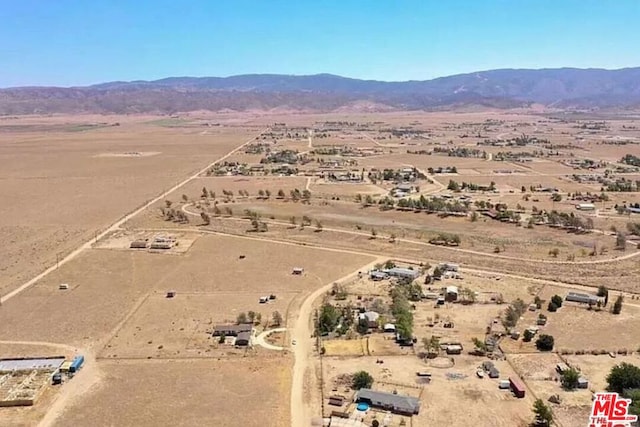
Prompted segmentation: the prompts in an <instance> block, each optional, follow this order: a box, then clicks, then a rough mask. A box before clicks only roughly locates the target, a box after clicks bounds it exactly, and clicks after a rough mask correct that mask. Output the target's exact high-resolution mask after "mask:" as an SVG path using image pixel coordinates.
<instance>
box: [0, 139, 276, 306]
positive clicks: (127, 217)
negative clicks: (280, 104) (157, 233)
mask: <svg viewBox="0 0 640 427" xmlns="http://www.w3.org/2000/svg"><path fill="white" fill-rule="evenodd" d="M265 130H266V129H263V130H261V131H260V133H262V132H264V131H265ZM254 138H255V137H252V138H251V139H249V140H247V141H245V142H244V143H243V144H242V145H240V146H238V147H236V148H234V149H233V150H231V151H230V152H228V153H227V154H225V155H224V156H222V157H220V158H219V159H217V160H216V161H214V162H212V163H210V164H208V165H207V166H205V167H204V168H202V169H200V170H199V171H198V172H196V173H194V174H193V175H191V176H190V177H188V178H186V179H185V180H184V181H181V182H179V183H178V184H176V185H174V186H173V187H171V188H170V189H168V190H166V191H164V192H162V194H160V195H159V196H157V197H156V198H154V199H153V200H151V201H149V202H147V203H145V204H144V205H143V206H142V207H140V208H138V209H136V210H135V211H133V212H131V213H129V214H127V215H125V216H124V217H122V218H121V219H119V220H118V221H116V222H115V223H113V224H112V225H111V226H110V227H109V228H107V229H106V230H104V231H103V232H102V233H100V234H98V235H97V236H96V237H95V238H94V239H91V240H89V241H87V242H85V243H83V244H82V245H80V246H79V247H78V248H77V249H75V250H74V251H73V252H71V253H70V254H69V255H67V256H66V257H64V258H63V259H61V260H60V262H59V263H58V265H64V264H66V263H68V262H69V261H71V260H72V259H74V258H76V257H77V256H78V255H80V254H81V253H82V252H83V251H85V250H87V249H90V248H91V246H92V244H93V242H94V241H95V240H99V239H101V238H103V237H104V236H106V235H108V234H109V233H111V232H113V231H116V230H118V229H119V228H120V226H122V224H124V223H125V222H127V221H129V220H130V219H131V218H133V217H134V216H136V215H138V214H139V213H141V212H143V211H144V210H145V209H147V208H148V207H149V206H151V205H153V204H154V203H156V202H158V201H160V200H163V199H164V198H166V197H167V196H168V195H169V194H171V193H172V192H174V191H175V190H177V189H178V188H180V187H182V186H183V185H185V184H188V183H189V182H191V181H192V180H194V179H196V178H197V177H198V176H200V175H201V174H203V173H204V172H206V171H207V169H209V168H210V167H212V166H214V165H215V164H217V163H219V162H221V161H224V160H225V159H227V158H228V157H230V156H232V155H233V154H235V153H236V152H237V151H239V150H241V149H242V148H244V147H245V146H246V145H248V144H250V143H251V142H253V141H254ZM56 268H57V266H56V265H52V266H51V267H49V268H47V269H46V270H45V271H43V272H42V273H40V274H38V275H37V276H36V277H34V278H32V279H31V280H29V281H27V282H26V283H23V284H22V285H21V286H19V287H18V288H17V289H14V290H13V291H11V292H9V293H8V294H6V295H4V296H3V297H1V298H0V305H1V304H3V303H5V302H6V301H8V300H10V299H11V298H13V297H15V296H16V295H18V294H19V293H21V292H23V291H24V290H26V289H28V288H29V287H31V286H33V285H34V284H35V283H36V282H38V281H39V280H41V279H42V278H44V277H46V276H47V275H48V274H50V273H51V272H53V271H55V270H56Z"/></svg>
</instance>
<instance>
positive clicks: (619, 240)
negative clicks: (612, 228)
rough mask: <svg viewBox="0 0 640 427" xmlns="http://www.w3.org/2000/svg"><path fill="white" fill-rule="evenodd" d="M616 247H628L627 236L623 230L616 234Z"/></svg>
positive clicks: (623, 248)
mask: <svg viewBox="0 0 640 427" xmlns="http://www.w3.org/2000/svg"><path fill="white" fill-rule="evenodd" d="M616 249H618V250H620V251H624V250H626V249H627V236H626V235H625V234H624V233H623V232H622V231H618V233H617V234H616Z"/></svg>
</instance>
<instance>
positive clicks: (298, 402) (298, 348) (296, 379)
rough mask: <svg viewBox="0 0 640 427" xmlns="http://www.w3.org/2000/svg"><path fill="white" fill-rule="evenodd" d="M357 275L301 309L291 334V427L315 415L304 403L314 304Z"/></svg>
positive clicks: (312, 296) (325, 289) (303, 424)
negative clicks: (293, 361)
mask: <svg viewBox="0 0 640 427" xmlns="http://www.w3.org/2000/svg"><path fill="white" fill-rule="evenodd" d="M385 260H386V258H383V257H379V258H377V259H376V260H375V261H373V262H371V263H369V264H367V265H365V266H362V267H361V268H360V271H368V270H370V269H372V268H373V266H374V265H375V264H377V263H380V262H384V261H385ZM357 274H358V273H357V272H353V273H351V274H348V275H346V276H344V277H342V278H340V279H338V280H336V281H334V282H331V283H329V284H327V285H325V286H323V287H321V288H319V289H316V290H315V291H314V292H313V293H311V294H310V295H309V296H308V297H307V298H306V299H305V300H304V302H303V303H302V305H301V306H300V311H299V313H298V318H297V321H296V324H295V326H294V328H293V330H292V331H291V340H292V343H293V342H294V341H295V342H296V344H295V345H294V346H292V348H293V354H294V356H295V364H294V366H293V379H292V381H291V427H307V426H310V425H311V418H312V416H313V415H317V414H312V411H311V409H310V407H309V402H307V401H305V390H307V387H305V376H306V372H307V369H308V368H309V365H310V361H311V359H312V358H313V343H314V339H313V338H312V334H313V326H312V325H311V317H312V316H311V313H312V310H313V303H314V302H315V301H316V300H317V299H318V298H319V297H320V296H322V294H324V293H325V292H328V291H329V290H331V286H332V285H333V283H336V282H337V283H341V282H345V281H348V280H350V279H351V278H353V277H355V276H357Z"/></svg>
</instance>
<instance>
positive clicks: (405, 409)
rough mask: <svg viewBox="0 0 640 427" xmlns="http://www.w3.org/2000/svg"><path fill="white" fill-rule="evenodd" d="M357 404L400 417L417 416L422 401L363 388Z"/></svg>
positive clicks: (357, 396)
mask: <svg viewBox="0 0 640 427" xmlns="http://www.w3.org/2000/svg"><path fill="white" fill-rule="evenodd" d="M354 400H355V402H356V403H366V404H368V405H369V406H371V407H373V408H379V409H384V410H387V411H391V412H393V413H396V414H400V415H417V414H418V413H419V412H420V401H419V400H418V399H416V398H415V397H412V396H403V395H401V394H393V393H386V392H383V391H375V390H371V389H369V388H362V389H360V390H358V391H357V392H356V395H355V398H354Z"/></svg>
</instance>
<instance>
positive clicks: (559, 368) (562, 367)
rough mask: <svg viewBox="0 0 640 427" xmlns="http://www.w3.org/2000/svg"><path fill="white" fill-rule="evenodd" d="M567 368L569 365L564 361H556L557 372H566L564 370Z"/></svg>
mask: <svg viewBox="0 0 640 427" xmlns="http://www.w3.org/2000/svg"><path fill="white" fill-rule="evenodd" d="M568 370H569V365H567V364H566V363H558V364H557V365H556V371H557V372H558V373H559V374H562V373H564V372H566V371H568Z"/></svg>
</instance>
